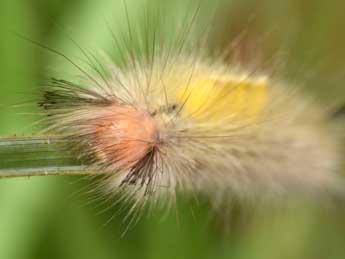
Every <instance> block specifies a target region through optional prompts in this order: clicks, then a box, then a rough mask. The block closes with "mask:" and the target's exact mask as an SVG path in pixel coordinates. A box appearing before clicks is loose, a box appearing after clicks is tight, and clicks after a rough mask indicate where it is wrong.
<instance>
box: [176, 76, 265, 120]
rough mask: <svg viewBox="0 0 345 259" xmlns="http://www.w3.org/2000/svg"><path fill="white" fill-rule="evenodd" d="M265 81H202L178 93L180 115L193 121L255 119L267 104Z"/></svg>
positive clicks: (247, 79)
mask: <svg viewBox="0 0 345 259" xmlns="http://www.w3.org/2000/svg"><path fill="white" fill-rule="evenodd" d="M267 91H268V90H267V81H266V80H265V79H255V80H253V79H249V78H244V79H242V78H239V79H227V80H223V79H222V80H218V79H206V80H205V79H203V80H199V81H195V82H193V83H191V84H189V85H187V86H185V87H183V88H181V89H179V91H178V93H177V99H178V101H179V102H181V103H182V105H183V110H182V114H183V115H185V116H191V117H193V118H195V119H209V120H219V119H223V118H226V117H229V116H231V117H234V118H237V119H251V118H256V117H257V115H258V114H259V113H260V112H261V111H262V110H263V108H264V107H265V105H266V102H267V94H268V93H267Z"/></svg>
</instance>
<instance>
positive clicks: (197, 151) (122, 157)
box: [39, 12, 342, 206]
mask: <svg viewBox="0 0 345 259" xmlns="http://www.w3.org/2000/svg"><path fill="white" fill-rule="evenodd" d="M196 13H197V12H196ZM151 23H152V21H151V20H150V19H148V20H146V24H145V26H146V27H145V29H144V30H143V31H145V32H146V33H147V35H146V36H145V38H144V37H142V36H143V35H140V34H139V35H138V34H137V30H136V29H135V28H136V27H134V28H133V27H132V26H133V25H132V24H130V23H129V25H128V35H127V36H126V37H125V36H123V39H122V40H123V41H121V38H120V40H119V38H118V37H115V39H114V41H116V46H117V48H118V49H120V52H121V53H122V63H121V64H114V62H113V61H110V60H109V59H107V58H104V60H101V61H99V60H98V59H95V58H94V56H91V55H89V54H88V53H84V54H85V57H86V58H87V59H88V60H89V61H90V60H93V61H94V62H95V63H96V64H92V65H90V68H91V72H89V71H87V72H86V70H84V68H82V67H80V66H79V65H75V66H76V67H77V68H78V69H79V70H80V72H81V74H82V76H84V77H85V78H84V80H83V81H82V82H71V81H67V80H63V79H53V80H52V85H53V86H52V87H51V88H50V89H49V90H47V91H46V92H45V94H44V98H43V100H42V101H40V103H39V104H40V106H41V107H42V108H43V109H44V111H45V113H46V115H47V122H48V123H49V129H48V130H49V131H52V132H55V133H59V134H62V135H63V136H64V137H65V138H66V139H69V140H70V143H71V147H70V148H71V149H72V150H73V151H74V152H76V154H77V156H78V157H80V159H81V160H82V161H84V163H86V164H87V165H89V166H90V167H91V168H93V169H96V171H98V172H99V173H100V174H102V175H103V176H104V180H103V181H104V183H103V184H102V187H103V188H105V189H106V191H107V192H111V193H113V192H120V193H122V194H123V195H124V199H134V201H135V206H141V205H143V204H145V203H146V202H147V201H159V200H161V199H162V198H166V199H167V200H165V199H162V200H164V201H166V202H167V203H168V204H171V203H172V202H174V200H175V195H176V192H180V191H186V192H190V193H202V194H205V195H206V196H208V197H210V198H211V199H213V200H215V201H222V200H224V199H232V198H239V199H249V200H255V199H257V198H265V197H267V196H276V195H290V194H291V195H295V194H296V193H297V194H301V195H305V194H306V195H317V196H319V195H322V194H326V193H327V192H328V191H336V192H338V191H340V189H341V178H340V176H339V175H338V173H339V170H340V162H341V149H342V143H341V137H342V136H341V134H340V133H339V132H338V131H337V127H336V123H334V122H332V120H331V114H332V113H331V111H329V110H327V109H324V108H323V107H321V106H320V105H318V104H316V103H313V102H311V101H309V100H308V98H306V96H304V95H303V94H302V93H299V92H298V91H292V90H291V88H290V87H287V86H286V84H287V83H285V82H283V81H281V80H280V79H279V78H276V77H272V76H270V74H267V73H265V71H261V70H258V71H257V70H253V69H249V68H246V67H240V66H238V65H236V64H234V63H232V64H230V65H229V64H226V63H225V62H224V61H223V56H222V55H221V54H219V55H213V56H211V55H210V54H208V52H207V51H206V50H205V48H206V45H205V41H207V37H201V38H199V39H196V38H193V37H189V34H192V31H193V29H194V28H193V25H194V16H193V17H191V20H190V21H189V24H188V25H187V26H186V27H185V28H184V29H182V30H181V31H180V32H179V33H177V36H176V38H175V39H173V40H172V43H171V44H168V43H166V42H165V41H164V36H163V35H161V34H160V31H159V30H158V29H157V30H156V29H149V27H150V24H151ZM205 34H206V35H207V33H205ZM120 37H122V36H121V35H120ZM136 37H138V38H136ZM91 63H92V62H91Z"/></svg>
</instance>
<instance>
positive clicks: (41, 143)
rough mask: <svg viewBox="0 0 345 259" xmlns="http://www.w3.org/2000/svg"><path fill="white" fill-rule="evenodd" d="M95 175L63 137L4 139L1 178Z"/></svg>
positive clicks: (0, 154) (0, 145)
mask: <svg viewBox="0 0 345 259" xmlns="http://www.w3.org/2000/svg"><path fill="white" fill-rule="evenodd" d="M91 173H92V172H91V171H90V170H87V169H86V167H85V166H83V165H81V164H80V162H78V160H77V159H76V158H75V157H73V156H72V155H71V154H70V152H68V151H67V150H66V142H65V141H64V140H63V139H61V138H59V137H56V136H55V137H53V136H52V137H49V136H42V137H41V136H30V137H0V178H2V177H20V176H39V175H73V174H91Z"/></svg>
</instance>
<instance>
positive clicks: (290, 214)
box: [0, 0, 345, 259]
mask: <svg viewBox="0 0 345 259" xmlns="http://www.w3.org/2000/svg"><path fill="white" fill-rule="evenodd" d="M143 2H144V1H135V0H127V5H128V9H129V11H130V12H132V11H133V10H137V9H140V8H141V6H142V3H143ZM151 2H152V1H151ZM204 2H205V3H204V5H205V6H204V9H203V10H202V11H201V15H200V16H201V18H202V19H206V18H207V17H208V16H210V15H211V14H210V13H211V12H208V10H212V8H213V7H215V5H216V3H215V2H213V1H211V0H210V1H204ZM223 2H226V4H225V5H224V6H223V7H222V8H220V9H221V12H220V13H221V15H219V16H218V19H216V20H215V21H214V25H213V24H212V29H213V31H212V39H213V40H211V41H210V46H212V47H216V46H218V47H224V46H225V45H226V44H228V42H229V41H231V39H234V38H235V37H236V35H238V34H240V33H241V32H243V31H244V30H246V31H247V32H248V33H247V34H246V35H248V37H250V38H255V39H259V40H260V42H261V44H260V46H261V47H262V49H263V50H264V51H263V52H264V56H265V57H266V58H267V59H268V57H269V56H270V55H272V53H277V51H278V50H281V49H282V50H283V51H282V52H281V53H283V54H284V55H282V57H283V58H281V60H283V62H282V63H284V64H283V65H284V69H283V71H284V73H283V75H284V78H287V79H288V80H289V81H291V82H299V83H301V84H303V86H305V87H306V89H308V91H310V93H312V94H313V95H314V96H315V97H316V98H318V99H319V100H321V101H322V102H324V105H330V104H332V105H335V104H337V103H341V102H343V101H345V90H344V88H345V87H344V82H345V80H344V75H345V69H344V67H345V66H344V65H345V61H344V60H345V48H344V46H345V19H344V13H345V12H344V11H345V3H344V2H343V1H341V0H338V1H324V0H315V1H304V0H291V1H273V0H271V1H269V0H267V1H249V0H245V1H240V0H238V1H235V0H233V1H223ZM157 3H161V4H162V3H163V1H156V3H155V2H152V4H153V5H155V4H157ZM169 5H170V6H169V7H168V8H167V9H169V14H170V15H171V14H173V15H171V17H175V19H180V18H179V17H181V15H182V14H181V13H183V12H185V10H190V9H188V8H190V6H191V5H190V4H189V3H187V2H186V3H185V2H184V1H174V2H172V1H171V3H169ZM123 13H124V9H123V1H116V0H113V1H111V0H103V1H93V0H61V1H58V0H49V1H48V0H0V37H1V39H0V134H2V135H13V134H17V135H22V134H29V133H32V132H33V133H37V132H38V130H37V127H35V126H33V125H34V124H33V123H34V122H37V121H38V120H39V117H38V116H37V115H32V113H37V112H39V110H38V109H37V108H36V107H35V105H34V103H35V101H36V100H37V99H38V98H39V97H38V96H39V94H40V93H41V91H42V85H43V82H44V80H45V78H48V77H49V76H51V75H55V74H58V75H60V74H64V75H65V73H69V74H71V76H72V77H73V75H74V72H75V71H73V70H72V69H71V67H70V66H68V65H67V64H66V62H64V61H63V60H62V59H61V58H58V57H56V56H54V55H52V54H51V53H48V52H46V51H44V50H43V49H42V48H40V47H38V46H35V45H34V44H32V43H30V42H29V41H28V40H25V39H23V38H22V37H21V36H18V34H19V35H22V36H25V37H28V38H30V39H32V40H35V41H37V42H40V43H42V44H45V45H47V46H51V47H53V48H56V49H59V50H61V51H63V52H64V53H66V54H67V55H68V56H70V57H73V58H74V57H75V56H76V57H78V54H77V53H78V49H77V48H76V46H75V45H73V43H72V42H71V40H70V38H69V37H72V38H73V40H75V41H77V42H78V44H80V45H81V46H83V47H87V48H90V49H92V50H94V51H95V53H96V54H97V53H98V52H97V51H98V48H100V49H102V48H103V47H104V48H106V47H107V46H109V45H111V43H112V42H111V41H112V38H111V36H110V35H109V31H108V30H107V21H109V22H110V24H111V27H112V29H113V30H114V31H115V32H118V31H120V30H121V29H123V28H124V27H123V23H124V20H123V19H124V16H123ZM114 17H115V18H116V19H117V21H119V22H117V23H112V18H114ZM208 18H209V17H208ZM133 19H134V20H135V19H136V17H134V18H133ZM79 56H80V53H79ZM92 188H94V187H93V186H92V181H89V180H87V179H84V178H81V177H76V176H71V177H65V176H64V177H36V178H25V179H3V180H1V181H0V259H16V258H20V259H22V258H25V259H26V258H71V259H72V258H73V259H76V258H83V259H88V258H95V259H103V258H150V259H151V258H157V259H160V258H162V259H163V258H164V259H165V258H200V259H201V258H246V259H250V258H265V259H267V258H301V259H307V258H312V259H317V258H332V259H333V258H345V217H344V216H345V213H344V212H345V211H344V210H343V209H342V208H338V207H337V208H334V207H332V206H321V207H319V206H313V205H311V204H305V203H303V204H300V203H298V202H295V203H293V205H292V204H289V206H284V205H282V206H281V207H283V208H284V209H281V208H279V206H275V207H273V206H272V207H269V206H266V207H265V208H260V209H255V210H254V209H250V208H245V206H244V208H243V207H242V206H239V205H234V206H233V208H232V211H231V212H230V213H227V211H222V212H221V213H219V214H217V215H212V213H210V211H209V209H208V205H207V204H206V202H203V201H200V202H199V203H197V202H195V201H186V200H183V199H182V200H181V202H180V203H179V206H178V209H177V212H175V210H173V211H171V212H170V213H169V214H168V215H167V216H166V217H165V218H162V215H161V214H162V212H161V211H156V212H154V213H153V215H151V216H149V217H143V218H142V220H140V222H139V223H138V224H137V225H136V226H135V227H134V228H132V229H130V230H129V231H128V232H127V233H126V234H125V235H124V236H123V237H121V235H122V234H123V232H124V231H125V229H126V222H123V218H124V216H125V215H126V211H123V212H120V213H117V212H118V211H119V209H120V207H119V206H117V207H111V205H112V202H111V201H107V202H102V199H96V198H98V197H95V196H94V195H93V194H89V193H87V191H88V190H89V189H92ZM277 207H278V208H277ZM107 208H110V209H108V210H107Z"/></svg>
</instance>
